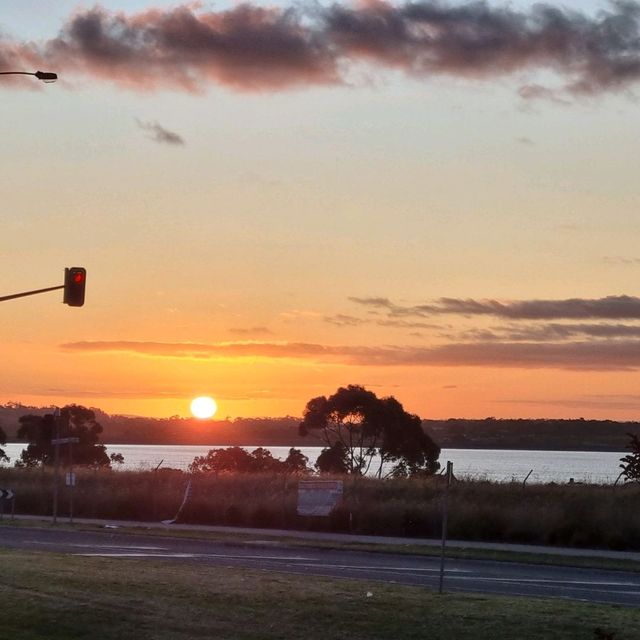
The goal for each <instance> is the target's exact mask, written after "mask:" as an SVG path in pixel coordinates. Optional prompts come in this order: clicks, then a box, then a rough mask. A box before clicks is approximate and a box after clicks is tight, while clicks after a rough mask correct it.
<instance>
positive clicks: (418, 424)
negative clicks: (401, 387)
mask: <svg viewBox="0 0 640 640" xmlns="http://www.w3.org/2000/svg"><path fill="white" fill-rule="evenodd" d="M314 431H315V432H318V433H319V434H320V436H321V438H322V439H323V440H324V442H325V443H326V445H327V447H326V448H325V449H324V450H323V451H322V453H321V454H320V456H319V457H318V460H317V462H316V468H317V469H318V470H319V471H320V472H324V473H350V474H358V475H363V474H367V473H370V472H375V474H376V475H377V476H378V477H383V475H384V477H389V476H392V477H402V476H412V475H418V474H431V473H435V472H436V471H437V470H438V469H439V468H440V465H439V463H438V457H439V455H440V447H438V445H437V444H435V442H434V441H433V440H432V439H431V438H430V437H429V436H428V435H427V434H426V433H425V432H424V431H423V430H422V421H421V420H420V418H419V417H418V416H416V415H412V414H410V413H407V412H406V411H405V410H404V409H403V407H402V405H401V404H400V403H399V402H398V401H397V400H396V399H395V398H393V397H388V398H378V397H377V396H376V395H375V394H374V393H373V392H371V391H367V390H366V389H365V388H364V387H361V386H357V385H349V386H347V387H341V388H339V389H338V390H337V391H336V393H334V394H333V395H332V396H329V397H328V398H326V397H324V396H319V397H317V398H313V399H311V400H309V402H308V403H307V406H306V408H305V411H304V418H303V421H302V422H301V423H300V427H299V432H300V434H301V435H307V434H308V433H311V432H314Z"/></svg>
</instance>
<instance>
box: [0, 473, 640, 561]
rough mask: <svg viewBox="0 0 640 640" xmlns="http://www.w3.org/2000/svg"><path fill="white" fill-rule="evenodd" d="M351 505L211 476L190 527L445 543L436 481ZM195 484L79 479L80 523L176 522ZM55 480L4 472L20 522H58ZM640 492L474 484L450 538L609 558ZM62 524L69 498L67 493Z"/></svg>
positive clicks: (377, 486) (171, 476)
mask: <svg viewBox="0 0 640 640" xmlns="http://www.w3.org/2000/svg"><path fill="white" fill-rule="evenodd" d="M344 481H345V501H344V504H343V505H342V507H340V508H339V509H337V510H336V511H335V512H334V513H333V515H332V516H331V517H330V518H316V519H313V518H301V517H299V516H297V515H296V500H297V481H296V479H295V478H291V477H289V478H286V477H284V476H277V475H266V476H265V475H226V476H218V477H214V476H208V477H207V476H202V477H196V478H195V479H194V481H193V492H192V495H191V499H190V500H189V502H188V504H187V506H186V508H185V510H184V511H183V513H182V516H181V520H182V521H184V522H189V523H195V524H221V525H235V526H256V527H274V528H296V529H317V530H330V531H352V532H353V533H364V534H377V535H399V536H408V537H412V536H413V537H437V536H438V535H439V532H440V523H441V516H440V507H441V496H442V486H441V484H440V483H439V482H438V481H437V480H436V479H414V480H376V479H372V478H345V479H344ZM186 482H187V476H186V475H185V474H183V473H182V472H179V471H170V470H165V471H161V472H158V473H154V472H152V471H142V472H141V471H138V472H128V471H92V470H82V471H79V472H78V485H77V487H76V489H75V500H74V501H75V508H74V511H75V515H77V516H78V517H88V518H92V517H96V518H118V519H132V520H156V521H157V520H162V519H166V518H171V517H173V516H174V515H175V514H176V511H177V509H178V507H179V505H180V504H181V502H182V497H183V493H184V488H185V486H186ZM52 483H53V478H52V475H51V472H50V471H42V470H39V469H33V470H21V469H9V468H2V469H0V486H2V487H10V488H12V489H14V490H15V491H16V494H17V504H16V510H17V512H18V513H31V514H40V515H48V514H50V513H51V493H52ZM639 501H640V485H637V484H636V485H626V486H618V487H615V488H614V487H611V486H597V485H555V484H550V485H530V486H527V487H526V488H523V487H522V486H521V485H520V484H510V483H491V482H486V481H465V482H458V483H456V484H454V485H453V487H452V489H451V495H450V516H449V535H450V537H451V538H459V539H466V540H484V541H502V542H518V543H532V544H550V545H560V546H581V547H594V548H609V549H617V550H620V549H639V548H640V510H639V509H638V508H637V505H638V504H639ZM60 504H61V509H60V513H61V515H64V514H65V513H66V509H67V489H66V488H64V487H63V488H62V490H61V502H60Z"/></svg>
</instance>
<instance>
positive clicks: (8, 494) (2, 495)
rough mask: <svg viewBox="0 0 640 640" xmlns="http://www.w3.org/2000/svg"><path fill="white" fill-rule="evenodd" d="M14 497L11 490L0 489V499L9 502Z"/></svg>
mask: <svg viewBox="0 0 640 640" xmlns="http://www.w3.org/2000/svg"><path fill="white" fill-rule="evenodd" d="M14 495H15V493H13V491H12V490H11V489H0V499H4V500H11V499H12V498H13V496H14Z"/></svg>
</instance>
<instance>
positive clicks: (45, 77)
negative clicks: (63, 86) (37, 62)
mask: <svg viewBox="0 0 640 640" xmlns="http://www.w3.org/2000/svg"><path fill="white" fill-rule="evenodd" d="M33 75H34V76H35V77H36V78H38V80H42V81H43V82H55V81H56V80H57V79H58V74H57V73H51V72H50V71H36V72H35V73H34V74H33Z"/></svg>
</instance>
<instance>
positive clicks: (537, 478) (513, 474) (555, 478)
mask: <svg viewBox="0 0 640 640" xmlns="http://www.w3.org/2000/svg"><path fill="white" fill-rule="evenodd" d="M217 446H218V445H206V446H190V445H140V444H120V445H119V444H110V445H107V452H108V453H121V454H122V455H123V456H124V460H125V463H124V465H122V467H120V468H122V469H134V470H135V469H153V468H155V467H156V466H158V464H160V463H162V466H163V467H172V468H174V469H185V470H186V468H187V467H188V466H189V464H190V463H191V462H192V461H193V459H194V458H195V456H202V455H205V454H206V453H207V451H209V449H213V448H216V447H217ZM3 448H4V450H5V452H6V454H7V455H8V456H9V457H10V458H11V462H10V464H13V462H15V460H16V459H18V458H19V457H20V452H21V451H22V450H23V448H24V445H23V444H7V445H5V446H4V447H3ZM245 448H246V449H248V450H253V449H255V448H256V447H245ZM298 448H299V449H300V450H301V451H302V453H304V455H306V456H307V457H308V458H309V462H310V463H311V464H313V463H314V462H315V461H316V459H317V457H318V455H319V454H320V451H321V450H322V447H298ZM265 449H268V450H269V451H271V453H272V454H273V456H274V457H276V458H280V459H284V458H286V457H287V454H288V453H289V447H265ZM623 455H624V453H622V452H609V451H521V450H513V449H443V450H442V453H441V454H440V463H441V464H442V466H443V467H444V466H445V465H446V461H447V460H451V462H453V469H454V473H455V475H456V476H457V477H467V478H475V479H487V480H493V481H498V482H508V481H511V480H514V481H516V482H522V481H523V480H524V479H525V477H526V476H527V474H528V473H529V471H531V470H533V473H532V474H531V476H530V477H529V480H528V482H535V483H546V482H569V480H570V478H573V479H574V480H575V482H588V483H594V484H609V483H613V482H615V480H616V478H617V477H618V475H619V474H620V467H619V465H620V458H621V457H622V456H623Z"/></svg>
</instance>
